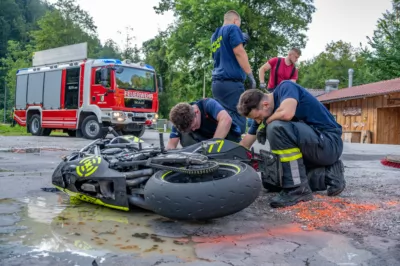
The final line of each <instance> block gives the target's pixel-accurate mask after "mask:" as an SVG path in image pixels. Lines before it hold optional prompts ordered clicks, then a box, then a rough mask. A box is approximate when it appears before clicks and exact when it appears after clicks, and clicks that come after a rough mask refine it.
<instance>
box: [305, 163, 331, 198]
mask: <svg viewBox="0 0 400 266" xmlns="http://www.w3.org/2000/svg"><path fill="white" fill-rule="evenodd" d="M325 172H326V171H325V167H324V166H321V167H315V168H308V169H307V178H308V184H309V185H310V188H311V191H313V192H314V191H325V190H326V189H327V187H326V183H325Z"/></svg>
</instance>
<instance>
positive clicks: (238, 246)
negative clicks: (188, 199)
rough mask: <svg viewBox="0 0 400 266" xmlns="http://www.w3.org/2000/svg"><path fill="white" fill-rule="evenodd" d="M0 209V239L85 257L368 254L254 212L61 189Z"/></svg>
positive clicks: (346, 258) (348, 259)
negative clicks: (126, 206)
mask: <svg viewBox="0 0 400 266" xmlns="http://www.w3.org/2000/svg"><path fill="white" fill-rule="evenodd" d="M0 215H1V216H2V217H1V218H2V220H3V218H4V217H7V219H4V220H3V221H2V223H1V224H0V229H1V228H3V231H0V244H10V243H13V244H17V245H23V246H28V247H31V248H32V249H33V251H34V252H42V253H43V252H44V253H46V252H65V251H67V252H72V253H76V254H79V255H83V256H93V257H103V256H106V254H107V253H113V254H121V253H125V254H131V255H133V254H137V255H139V256H141V257H147V256H152V255H163V254H165V255H174V256H176V257H177V258H180V259H182V260H184V261H194V260H199V259H200V260H207V261H210V259H212V260H216V261H223V260H224V256H227V257H231V256H232V257H238V256H239V257H243V258H244V257H248V254H249V253H251V254H252V256H253V259H252V260H253V262H254V263H255V262H256V260H258V259H260V260H261V261H263V260H265V259H266V258H268V257H269V256H272V255H273V256H282V258H284V257H285V256H286V253H287V252H289V251H290V250H292V251H293V252H295V251H296V252H299V253H300V252H302V251H301V250H300V249H299V248H300V246H301V247H305V250H308V249H310V246H311V247H313V248H312V249H314V248H316V249H315V250H316V251H317V250H319V251H317V253H315V254H318V255H317V256H322V257H324V258H325V259H326V260H328V261H331V262H338V259H339V260H340V263H360V262H362V261H364V260H368V259H369V258H371V254H370V253H369V252H368V251H365V250H359V249H357V248H355V247H354V246H352V245H351V243H350V240H349V239H348V238H346V237H344V236H340V235H334V234H331V233H325V232H321V231H317V230H315V231H304V230H302V229H301V226H300V225H295V224H287V225H282V226H279V227H270V228H268V227H267V228H264V224H262V222H261V221H259V220H260V219H261V220H262V218H261V217H257V218H252V219H251V220H250V221H242V220H240V219H237V218H235V219H225V220H223V221H221V220H220V221H217V222H215V223H211V224H196V223H180V222H173V221H170V220H168V219H166V218H162V217H160V216H158V215H156V214H153V213H151V212H147V211H143V210H138V211H137V212H134V211H130V212H122V211H118V210H113V209H109V208H106V207H102V206H96V205H92V204H88V203H84V202H81V201H78V202H74V201H71V200H70V198H69V197H68V196H66V195H64V194H61V193H50V192H43V191H40V192H38V191H36V192H34V193H33V194H30V195H29V196H28V197H26V198H24V199H21V200H20V201H15V200H7V199H5V200H2V199H0ZM264 222H266V223H267V221H264ZM244 225H246V226H244ZM298 243H300V244H298ZM299 245H300V246H299ZM250 246H252V248H249V247H250ZM332 250H334V252H332ZM292 251H290V252H292ZM274 254H275V255H274ZM339 255H342V257H340V256H339ZM294 256H299V255H294ZM256 264H258V263H256ZM347 265H356V264H347Z"/></svg>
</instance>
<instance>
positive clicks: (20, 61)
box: [0, 41, 34, 109]
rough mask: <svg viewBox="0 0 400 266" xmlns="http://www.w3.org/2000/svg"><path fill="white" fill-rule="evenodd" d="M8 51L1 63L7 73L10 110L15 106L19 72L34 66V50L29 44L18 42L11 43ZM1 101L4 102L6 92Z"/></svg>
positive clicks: (0, 60) (0, 97)
mask: <svg viewBox="0 0 400 266" xmlns="http://www.w3.org/2000/svg"><path fill="white" fill-rule="evenodd" d="M7 50H8V53H7V56H6V57H5V58H1V59H0V63H1V65H3V67H2V70H4V71H5V72H6V73H7V75H6V76H5V80H6V83H7V99H8V100H7V106H8V108H7V109H9V108H11V106H13V105H14V99H15V98H14V94H15V86H16V78H15V75H16V73H17V70H18V69H21V68H26V67H29V66H31V65H32V55H33V51H34V48H33V47H32V45H29V44H27V45H23V44H21V43H20V42H17V41H9V42H8V49H7ZM1 85H3V84H1ZM1 87H3V86H1ZM0 99H1V100H0V102H4V91H3V93H2V94H0Z"/></svg>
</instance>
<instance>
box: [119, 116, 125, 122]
mask: <svg viewBox="0 0 400 266" xmlns="http://www.w3.org/2000/svg"><path fill="white" fill-rule="evenodd" d="M124 120H125V119H124V118H122V117H118V118H117V121H118V122H122V121H124Z"/></svg>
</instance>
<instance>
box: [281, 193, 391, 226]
mask: <svg viewBox="0 0 400 266" xmlns="http://www.w3.org/2000/svg"><path fill="white" fill-rule="evenodd" d="M387 205H388V206H394V205H397V204H395V203H394V202H388V204H387ZM378 208H379V206H378V205H376V204H357V203H352V202H350V201H349V200H346V199H342V198H332V197H326V196H322V195H315V196H314V200H312V201H308V202H301V203H299V204H297V205H294V206H290V207H286V208H282V209H280V211H282V212H285V213H287V212H288V211H290V212H294V213H295V216H296V218H297V219H298V220H299V222H301V223H305V224H306V225H307V227H308V229H311V230H312V229H317V228H321V227H328V226H332V225H338V224H340V223H343V222H352V221H355V219H356V218H358V217H360V216H362V215H364V214H366V213H367V212H370V211H374V210H376V209H378Z"/></svg>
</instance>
